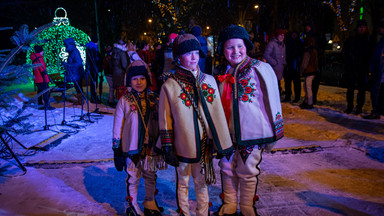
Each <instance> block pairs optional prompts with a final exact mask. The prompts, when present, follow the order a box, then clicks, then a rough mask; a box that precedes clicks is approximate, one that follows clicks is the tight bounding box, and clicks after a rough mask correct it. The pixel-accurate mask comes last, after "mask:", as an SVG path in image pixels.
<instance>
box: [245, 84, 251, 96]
mask: <svg viewBox="0 0 384 216" xmlns="http://www.w3.org/2000/svg"><path fill="white" fill-rule="evenodd" d="M251 92H252V88H251V87H249V86H247V87H245V93H247V94H249V93H251Z"/></svg>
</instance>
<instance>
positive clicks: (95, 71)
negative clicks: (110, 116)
mask: <svg viewBox="0 0 384 216" xmlns="http://www.w3.org/2000/svg"><path fill="white" fill-rule="evenodd" d="M97 43H98V38H97V36H95V35H93V36H92V38H91V41H90V42H89V43H87V45H86V48H87V49H86V52H87V58H86V59H87V64H86V66H87V67H86V68H87V70H88V72H89V76H90V77H89V80H88V83H89V85H90V87H91V88H90V91H91V102H92V103H95V102H96V100H97V102H98V103H100V102H101V101H100V100H99V99H98V98H97V91H96V88H97V83H98V77H99V76H98V75H99V71H100V70H101V64H100V61H101V60H100V53H99V50H98V47H97ZM100 96H101V95H100Z"/></svg>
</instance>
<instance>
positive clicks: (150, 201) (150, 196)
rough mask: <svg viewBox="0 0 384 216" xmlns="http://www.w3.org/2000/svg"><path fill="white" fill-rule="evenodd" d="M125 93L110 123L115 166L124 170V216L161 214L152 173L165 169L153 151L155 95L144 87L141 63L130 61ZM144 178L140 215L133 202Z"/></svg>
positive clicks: (156, 136)
mask: <svg viewBox="0 0 384 216" xmlns="http://www.w3.org/2000/svg"><path fill="white" fill-rule="evenodd" d="M126 77H127V85H128V86H130V87H131V88H129V89H130V90H129V91H128V93H126V94H125V95H123V97H121V98H120V100H119V102H118V104H117V106H116V110H115V118H114V122H113V151H114V160H115V167H116V169H117V170H118V171H122V170H123V169H125V171H126V173H127V175H128V177H127V179H126V183H127V201H128V208H127V211H126V213H127V215H161V213H160V210H161V211H162V208H159V207H158V206H157V203H156V200H155V197H154V196H155V192H156V178H157V176H156V172H157V170H158V169H164V168H166V164H165V163H164V160H163V159H162V156H161V155H157V154H156V153H155V152H154V147H155V145H156V142H157V141H158V142H160V139H159V123H158V96H157V95H156V94H155V93H153V92H151V91H150V90H149V88H148V86H149V84H150V79H149V75H148V70H147V67H146V65H145V63H144V62H143V61H135V62H133V63H132V64H131V65H130V66H129V69H128V73H127V75H126ZM141 175H143V178H144V185H145V199H144V202H143V206H144V213H143V212H142V211H141V210H140V207H139V206H138V203H137V188H138V186H139V180H140V177H141Z"/></svg>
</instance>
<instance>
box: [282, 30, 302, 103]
mask: <svg viewBox="0 0 384 216" xmlns="http://www.w3.org/2000/svg"><path fill="white" fill-rule="evenodd" d="M285 44H286V53H287V67H285V70H284V73H283V77H284V83H285V98H284V100H283V102H290V101H291V99H292V98H291V96H292V82H293V86H294V93H295V99H294V100H293V101H292V102H293V103H297V102H299V100H300V93H301V80H300V65H301V58H302V57H303V43H302V42H301V40H300V38H299V37H298V33H297V32H296V31H293V32H292V33H291V34H290V37H289V38H288V39H287V41H286V43H285Z"/></svg>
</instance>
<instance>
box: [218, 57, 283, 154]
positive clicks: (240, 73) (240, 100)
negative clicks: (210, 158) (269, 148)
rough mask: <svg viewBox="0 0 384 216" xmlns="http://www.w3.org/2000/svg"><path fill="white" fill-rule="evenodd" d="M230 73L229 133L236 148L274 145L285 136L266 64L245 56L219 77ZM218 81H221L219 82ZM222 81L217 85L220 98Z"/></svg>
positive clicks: (275, 88) (273, 82)
mask: <svg viewBox="0 0 384 216" xmlns="http://www.w3.org/2000/svg"><path fill="white" fill-rule="evenodd" d="M226 73H232V75H233V76H234V77H235V78H236V81H235V83H234V84H232V102H231V107H230V108H231V118H230V121H229V122H230V131H231V135H232V138H233V140H234V142H235V143H237V144H238V145H239V146H254V145H261V146H263V147H265V145H266V144H273V143H274V142H275V141H277V140H278V139H280V138H282V137H283V136H284V131H283V117H282V110H281V103H280V94H279V89H278V82H277V79H276V75H275V73H274V71H273V69H272V68H271V66H270V65H269V64H267V63H264V62H261V61H258V60H255V59H252V58H249V57H248V56H247V57H246V58H245V59H244V60H243V62H241V63H239V64H238V65H237V66H236V67H235V68H227V70H226V71H225V72H224V73H223V72H222V73H221V74H219V76H218V77H220V76H221V75H225V74H226ZM219 82H220V81H219ZM224 86H225V81H223V82H221V83H219V89H220V93H221V95H223V91H224Z"/></svg>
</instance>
